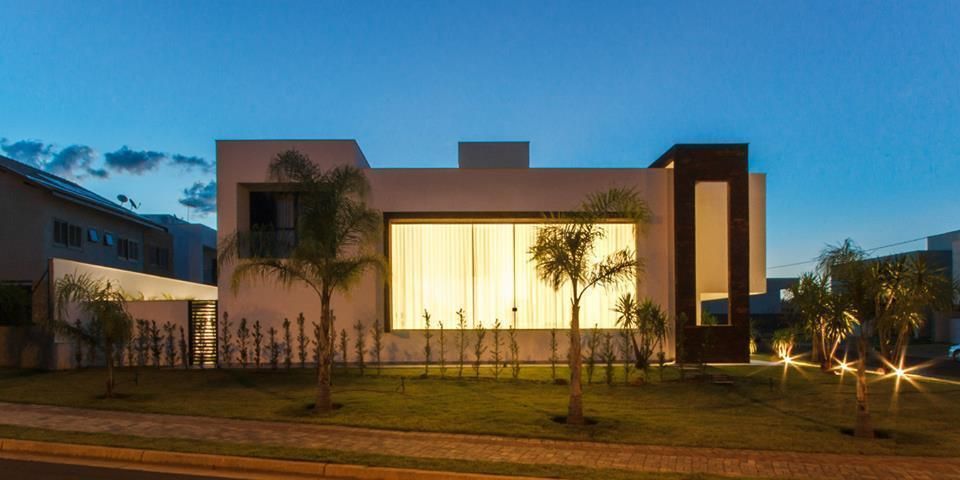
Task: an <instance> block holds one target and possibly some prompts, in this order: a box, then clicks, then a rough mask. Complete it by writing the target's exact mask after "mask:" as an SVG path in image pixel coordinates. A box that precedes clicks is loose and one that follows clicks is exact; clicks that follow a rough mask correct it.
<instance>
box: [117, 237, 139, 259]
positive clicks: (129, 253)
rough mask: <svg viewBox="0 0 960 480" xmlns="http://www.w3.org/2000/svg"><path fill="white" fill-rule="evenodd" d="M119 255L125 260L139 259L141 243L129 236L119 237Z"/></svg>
mask: <svg viewBox="0 0 960 480" xmlns="http://www.w3.org/2000/svg"><path fill="white" fill-rule="evenodd" d="M117 256H118V257H120V258H122V259H124V260H139V259H140V245H139V244H138V243H137V242H135V241H133V240H130V239H128V238H120V239H117Z"/></svg>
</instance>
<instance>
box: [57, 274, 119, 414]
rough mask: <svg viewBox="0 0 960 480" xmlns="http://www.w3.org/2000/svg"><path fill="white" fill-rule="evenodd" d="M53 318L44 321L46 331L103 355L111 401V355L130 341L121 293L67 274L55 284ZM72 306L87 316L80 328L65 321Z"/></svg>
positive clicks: (99, 282)
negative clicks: (70, 337)
mask: <svg viewBox="0 0 960 480" xmlns="http://www.w3.org/2000/svg"><path fill="white" fill-rule="evenodd" d="M55 290H56V306H57V312H56V313H57V314H56V315H53V316H51V317H50V318H47V322H48V325H47V327H48V328H51V329H53V330H55V331H59V332H62V333H64V334H67V335H70V336H72V337H74V338H77V339H79V340H81V341H82V342H83V343H87V344H89V345H93V346H94V347H95V348H96V349H98V350H100V351H102V352H103V358H104V362H105V363H106V366H107V385H106V395H105V396H106V397H107V398H111V397H113V390H114V386H115V382H114V378H113V363H114V359H115V358H114V352H115V351H116V349H117V348H122V347H123V345H124V344H125V343H127V342H128V341H129V340H130V336H131V334H132V331H133V318H132V317H131V316H130V313H128V312H127V306H126V305H127V304H126V300H125V299H124V296H123V292H122V291H120V290H119V289H117V288H114V286H113V285H111V284H110V282H109V281H104V280H102V279H94V278H93V277H91V276H90V275H89V274H86V273H84V274H67V275H64V276H63V277H62V278H60V279H58V280H57V281H56V284H55ZM71 305H76V306H77V307H78V308H79V310H80V311H81V312H82V313H84V314H86V315H87V316H89V320H88V321H87V322H86V323H85V324H83V323H80V322H75V323H74V322H70V320H69V319H68V318H66V316H67V313H68V308H69V307H70V306H71Z"/></svg>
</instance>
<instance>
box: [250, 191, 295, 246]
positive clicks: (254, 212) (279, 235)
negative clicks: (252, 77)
mask: <svg viewBox="0 0 960 480" xmlns="http://www.w3.org/2000/svg"><path fill="white" fill-rule="evenodd" d="M297 200H298V198H297V194H296V193H292V192H250V245H249V253H250V255H251V256H259V257H283V256H286V255H288V254H289V252H290V249H292V248H293V247H294V246H295V245H296V244H297Z"/></svg>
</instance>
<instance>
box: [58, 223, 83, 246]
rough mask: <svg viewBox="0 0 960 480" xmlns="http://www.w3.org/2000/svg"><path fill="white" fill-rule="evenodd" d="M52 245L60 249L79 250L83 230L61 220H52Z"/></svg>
mask: <svg viewBox="0 0 960 480" xmlns="http://www.w3.org/2000/svg"><path fill="white" fill-rule="evenodd" d="M53 244H54V245H59V246H61V247H75V248H80V247H81V246H82V244H83V229H82V228H80V226H78V225H71V224H70V223H67V222H65V221H63V220H54V221H53Z"/></svg>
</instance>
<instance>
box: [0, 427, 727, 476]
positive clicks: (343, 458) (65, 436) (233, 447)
mask: <svg viewBox="0 0 960 480" xmlns="http://www.w3.org/2000/svg"><path fill="white" fill-rule="evenodd" d="M0 437H3V438H16V439H21V440H35V441H47V442H62V443H74V444H87V445H103V446H110V447H123V448H138V449H146V450H163V451H170V452H187V453H208V454H215V455H231V456H244V457H262V458H276V459H282V460H304V461H310V462H324V463H344V464H352V465H369V466H377V467H397V468H416V469H422V470H440V471H447V472H468V473H487V474H496V475H524V476H537V477H553V478H564V479H571V480H580V479H583V480H607V479H609V480H628V479H637V480H644V479H646V480H718V479H721V478H729V477H718V476H714V475H703V474H669V473H640V472H632V471H625V470H613V469H589V468H580V467H567V466H559V465H525V464H517V463H493V462H473V461H460V460H443V459H424V458H412V457H394V456H389V455H373V454H364V453H353V452H341V451H335V450H319V449H306V448H291V447H273V446H261V445H252V444H235V443H222V442H196V441H194V440H180V439H173V438H143V437H134V436H128V435H112V434H106V433H79V432H58V431H52V430H42V429H36V428H20V427H11V426H5V425H0Z"/></svg>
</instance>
